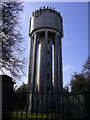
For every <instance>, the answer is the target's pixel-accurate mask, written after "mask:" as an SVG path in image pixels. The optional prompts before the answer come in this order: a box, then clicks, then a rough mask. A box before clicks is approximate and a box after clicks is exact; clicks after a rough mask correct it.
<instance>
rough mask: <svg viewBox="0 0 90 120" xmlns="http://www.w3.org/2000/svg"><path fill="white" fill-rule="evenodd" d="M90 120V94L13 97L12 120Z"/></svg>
mask: <svg viewBox="0 0 90 120" xmlns="http://www.w3.org/2000/svg"><path fill="white" fill-rule="evenodd" d="M89 119H90V92H84V91H83V92H78V93H75V92H74V93H71V92H68V91H67V92H64V93H51V92H48V93H40V92H35V93H27V94H25V93H22V94H17V95H16V96H15V97H13V104H12V112H11V120H89Z"/></svg>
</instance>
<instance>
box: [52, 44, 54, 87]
mask: <svg viewBox="0 0 90 120" xmlns="http://www.w3.org/2000/svg"><path fill="white" fill-rule="evenodd" d="M52 85H53V86H54V44H53V45H52Z"/></svg>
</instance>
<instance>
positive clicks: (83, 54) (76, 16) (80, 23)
mask: <svg viewBox="0 0 90 120" xmlns="http://www.w3.org/2000/svg"><path fill="white" fill-rule="evenodd" d="M40 6H50V7H54V8H56V10H57V11H60V13H61V16H62V17H63V31H64V37H63V39H62V56H63V58H62V60H63V82H64V85H65V84H68V83H69V81H70V78H71V74H73V73H74V72H81V70H82V66H83V64H84V63H85V61H86V59H87V58H88V3H85V2H84V3H70V2H68V3H60V2H58V3H54V2H52V3H50V2H47V3H44V2H39V3H38V2H37V3H32V2H26V3H24V12H23V14H22V15H21V21H22V23H21V25H22V30H21V32H22V33H23V36H24V39H25V41H26V43H27V44H26V49H25V57H26V58H27V63H28V61H29V51H30V50H29V49H30V38H29V22H30V16H31V14H32V12H33V11H34V10H36V9H39V8H40ZM23 82H25V83H27V82H28V79H27V77H23Z"/></svg>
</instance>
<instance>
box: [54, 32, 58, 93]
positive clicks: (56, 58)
mask: <svg viewBox="0 0 90 120" xmlns="http://www.w3.org/2000/svg"><path fill="white" fill-rule="evenodd" d="M54 51H55V53H54V54H55V55H54V83H55V84H54V86H55V92H56V93H57V92H58V34H57V33H56V35H55V48H54Z"/></svg>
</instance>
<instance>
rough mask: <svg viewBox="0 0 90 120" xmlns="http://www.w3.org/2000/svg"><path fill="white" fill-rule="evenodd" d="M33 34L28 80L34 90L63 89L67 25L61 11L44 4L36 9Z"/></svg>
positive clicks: (30, 87) (31, 25) (31, 31)
mask: <svg viewBox="0 0 90 120" xmlns="http://www.w3.org/2000/svg"><path fill="white" fill-rule="evenodd" d="M29 35H30V38H31V48H30V64H29V66H30V67H29V79H28V84H29V90H30V92H33V93H34V92H36V91H39V92H43V93H47V92H50V93H52V91H53V93H54V92H62V89H63V76H62V37H63V26H62V17H61V15H60V13H59V12H57V11H56V10H55V9H54V8H51V7H50V8H49V7H47V8H45V7H43V8H40V9H39V10H36V11H35V12H33V13H32V16H31V19H30V29H29ZM31 99H32V98H31ZM33 99H35V98H33ZM32 102H33V103H31V104H35V102H34V100H33V101H32ZM44 104H45V102H44ZM34 106H35V105H34ZM34 109H35V108H34Z"/></svg>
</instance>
